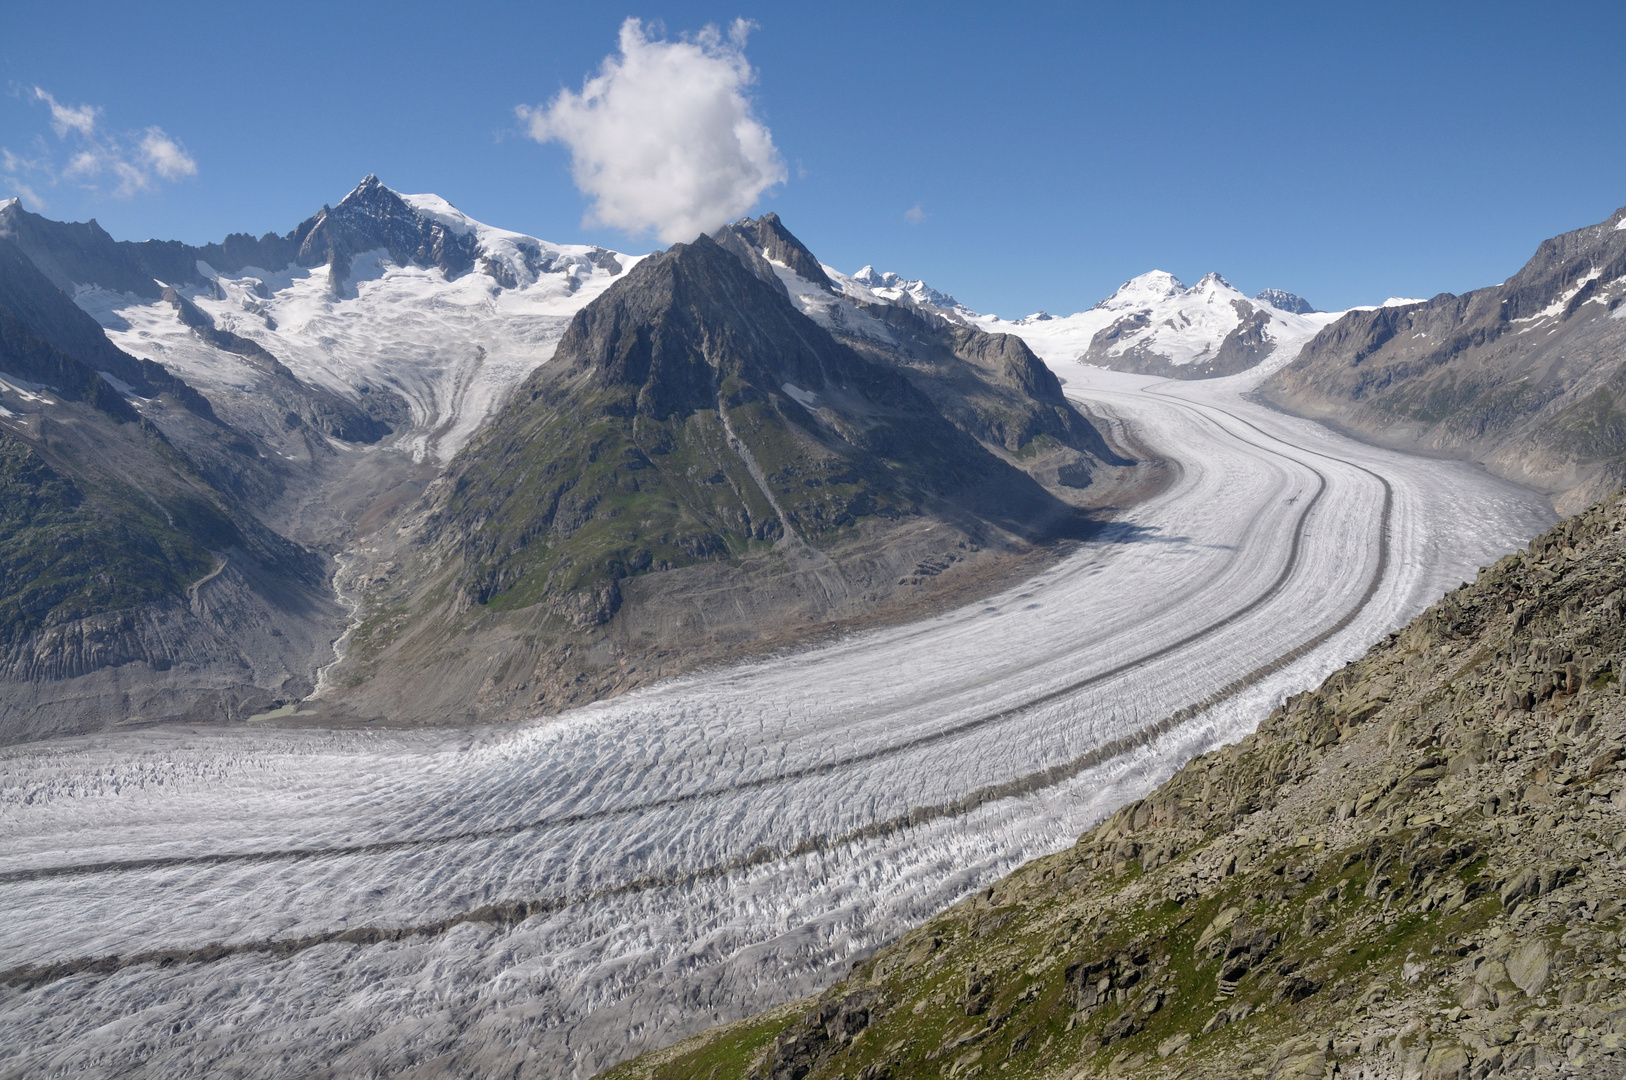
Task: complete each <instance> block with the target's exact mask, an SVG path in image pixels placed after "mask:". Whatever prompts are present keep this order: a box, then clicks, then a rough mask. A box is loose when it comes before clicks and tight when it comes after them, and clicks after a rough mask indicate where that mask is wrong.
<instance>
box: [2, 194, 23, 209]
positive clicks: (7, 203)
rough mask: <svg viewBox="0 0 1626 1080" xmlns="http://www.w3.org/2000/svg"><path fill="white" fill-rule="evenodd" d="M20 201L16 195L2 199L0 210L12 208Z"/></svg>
mask: <svg viewBox="0 0 1626 1080" xmlns="http://www.w3.org/2000/svg"><path fill="white" fill-rule="evenodd" d="M19 202H20V200H19V199H18V198H17V196H15V195H13V196H12V197H11V198H9V199H0V211H3V210H10V209H11V208H12V207H13V206H16V205H18V203H19Z"/></svg>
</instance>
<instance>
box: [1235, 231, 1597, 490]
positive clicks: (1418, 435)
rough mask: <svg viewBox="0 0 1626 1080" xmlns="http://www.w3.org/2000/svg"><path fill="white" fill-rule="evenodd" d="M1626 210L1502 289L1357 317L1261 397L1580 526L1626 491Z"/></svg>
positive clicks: (1555, 249) (1325, 335)
mask: <svg viewBox="0 0 1626 1080" xmlns="http://www.w3.org/2000/svg"><path fill="white" fill-rule="evenodd" d="M1623 224H1626V209H1622V210H1618V211H1616V212H1615V213H1614V214H1613V215H1611V216H1610V218H1609V220H1607V221H1605V222H1603V223H1601V224H1598V225H1593V226H1591V227H1589V228H1585V229H1579V230H1577V231H1575V232H1572V233H1566V234H1564V235H1563V236H1558V237H1554V238H1553V239H1551V240H1547V241H1545V242H1544V243H1543V244H1542V245H1541V247H1540V248H1538V249H1537V251H1536V254H1535V255H1534V256H1533V257H1532V258H1531V259H1530V261H1529V262H1528V263H1526V264H1525V266H1524V267H1523V269H1521V270H1520V271H1519V272H1518V273H1517V274H1515V275H1513V276H1512V277H1511V278H1509V279H1508V280H1507V281H1505V282H1503V283H1502V284H1500V285H1496V286H1492V287H1490V288H1486V289H1478V290H1476V291H1474V292H1471V293H1467V294H1465V295H1463V296H1453V295H1451V294H1449V293H1445V294H1441V295H1440V296H1436V297H1435V298H1433V299H1432V300H1428V301H1426V302H1423V303H1417V304H1409V305H1397V306H1390V307H1382V308H1376V309H1371V310H1365V311H1351V312H1349V313H1348V314H1347V315H1345V316H1344V317H1343V318H1342V319H1340V320H1339V321H1338V322H1336V323H1333V324H1332V325H1331V326H1328V327H1326V328H1325V329H1324V330H1322V331H1321V332H1320V333H1319V334H1317V335H1316V337H1315V338H1314V339H1313V340H1311V341H1310V343H1309V344H1307V345H1306V346H1305V347H1304V349H1303V351H1302V352H1300V354H1299V355H1298V357H1297V358H1296V359H1294V361H1293V362H1292V363H1290V364H1288V365H1287V366H1286V367H1284V368H1282V369H1281V370H1280V371H1278V372H1277V373H1275V374H1274V375H1272V376H1271V377H1270V378H1269V379H1268V380H1266V382H1265V383H1264V385H1263V386H1262V388H1261V394H1262V395H1263V396H1264V397H1265V399H1266V400H1268V401H1270V402H1272V403H1273V404H1276V405H1278V406H1280V407H1281V408H1284V409H1287V410H1290V411H1292V412H1296V413H1299V414H1300V415H1304V416H1311V417H1316V418H1319V419H1325V420H1327V421H1329V422H1332V423H1335V424H1337V425H1339V426H1341V427H1344V428H1346V429H1348V430H1350V431H1351V432H1353V433H1355V434H1357V435H1359V436H1361V437H1362V438H1366V439H1369V440H1372V441H1376V442H1380V443H1383V444H1385V445H1389V446H1395V447H1399V448H1403V449H1412V450H1424V451H1428V452H1432V453H1447V454H1451V455H1453V456H1457V457H1462V458H1467V459H1469V460H1474V461H1479V462H1482V463H1484V464H1485V465H1486V466H1487V467H1489V468H1490V469H1491V470H1492V471H1493V472H1495V473H1497V474H1498V475H1501V476H1504V477H1507V478H1509V479H1511V480H1515V481H1517V482H1519V483H1522V484H1526V485H1529V486H1532V487H1535V488H1538V489H1539V490H1542V491H1545V492H1548V493H1550V494H1552V495H1553V496H1554V497H1555V499H1556V500H1557V502H1558V505H1559V509H1560V510H1561V511H1564V512H1571V511H1573V510H1575V509H1579V508H1580V507H1581V506H1584V505H1586V504H1587V503H1588V502H1591V501H1593V500H1595V499H1597V498H1598V497H1599V496H1600V495H1602V494H1603V493H1605V492H1607V491H1611V490H1613V489H1614V488H1615V487H1617V486H1619V485H1620V484H1621V483H1622V482H1623V481H1626V471H1623V469H1622V466H1621V464H1620V461H1621V455H1622V454H1623V453H1626V317H1623V316H1626V311H1623V310H1622V308H1621V304H1622V301H1623V300H1626V228H1623V227H1622V226H1623Z"/></svg>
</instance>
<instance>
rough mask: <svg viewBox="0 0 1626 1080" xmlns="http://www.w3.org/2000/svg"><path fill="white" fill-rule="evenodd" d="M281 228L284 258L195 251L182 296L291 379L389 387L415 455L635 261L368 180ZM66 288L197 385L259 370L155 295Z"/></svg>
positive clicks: (372, 390) (509, 382) (112, 332)
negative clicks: (287, 255)
mask: <svg viewBox="0 0 1626 1080" xmlns="http://www.w3.org/2000/svg"><path fill="white" fill-rule="evenodd" d="M289 239H291V240H293V241H295V242H297V243H299V245H300V249H299V258H298V260H297V261H296V262H293V263H290V264H288V265H285V266H271V267H258V266H244V267H240V268H238V269H235V270H231V271H229V272H221V271H218V270H216V269H215V268H213V267H211V266H210V265H209V264H208V263H206V262H202V261H201V260H200V262H199V264H198V271H199V275H200V278H199V280H200V281H201V282H202V284H201V285H188V286H184V287H181V288H180V289H179V291H181V292H182V293H183V294H184V295H185V296H186V298H187V299H188V300H190V301H191V302H192V303H193V304H195V305H196V307H197V308H199V309H200V310H202V311H203V312H205V313H206V314H207V315H208V316H209V318H210V319H211V320H212V321H213V323H214V325H215V326H216V328H218V329H220V330H224V331H228V332H230V333H232V334H235V335H237V336H238V337H241V338H247V339H249V340H251V341H253V342H254V343H255V344H257V345H259V346H260V347H261V348H263V349H264V350H265V351H266V352H268V353H270V354H271V355H272V356H274V357H276V358H277V359H278V360H279V361H281V362H282V363H283V364H284V365H286V366H287V368H288V369H290V370H291V371H292V372H293V373H294V375H295V376H296V377H297V378H299V379H300V380H301V381H303V382H306V383H308V384H310V385H313V386H319V387H322V388H325V389H327V390H331V391H333V392H335V393H337V394H340V395H343V396H345V397H348V398H350V399H351V400H353V401H357V402H362V401H364V400H366V398H365V397H364V395H368V394H376V393H378V392H379V391H385V392H388V393H393V394H395V395H398V396H399V397H400V398H401V399H402V400H403V401H404V402H405V405H406V409H407V411H408V412H409V413H410V421H409V422H408V423H407V424H406V425H404V426H403V427H402V428H400V429H398V430H397V432H396V435H395V437H394V438H393V439H392V440H391V441H390V443H389V444H388V445H390V446H391V447H392V448H393V449H396V450H399V451H402V452H405V453H408V454H410V455H412V457H413V458H415V459H417V460H426V459H427V460H440V461H445V460H447V459H449V458H450V457H451V455H452V454H454V453H456V452H457V450H458V449H459V448H460V447H461V446H463V445H464V443H466V442H467V441H468V439H469V438H470V437H472V435H473V434H474V432H475V431H477V430H478V429H479V427H480V426H481V425H482V424H483V423H484V422H485V421H486V419H487V418H488V417H490V416H491V415H492V413H493V412H494V411H495V410H496V409H497V408H498V407H500V405H501V404H502V402H503V401H504V400H506V398H507V396H508V394H509V393H510V392H511V391H512V389H513V388H514V386H516V385H518V384H519V383H520V382H521V381H523V380H524V379H525V377H526V376H528V375H529V374H530V373H531V372H532V371H534V370H535V369H536V367H537V366H538V365H539V364H541V363H543V362H544V361H546V360H548V359H549V358H550V357H551V356H552V355H553V351H554V348H555V347H556V346H557V344H558V341H559V338H560V337H561V336H562V335H563V333H564V330H565V327H566V326H567V325H568V324H569V322H570V319H571V317H572V316H573V315H575V313H576V312H577V311H579V310H581V309H582V308H583V307H585V306H586V305H587V304H588V303H589V302H590V301H591V300H592V299H593V298H594V297H596V296H598V295H600V294H601V293H603V292H604V290H605V289H607V288H609V287H610V286H611V285H612V284H613V283H614V282H615V281H616V280H618V279H619V278H620V276H621V275H622V274H623V273H624V272H625V271H626V270H627V269H629V268H630V267H631V266H633V265H634V264H636V263H637V262H638V259H639V257H638V256H627V255H621V254H618V253H616V252H612V251H607V250H605V249H604V248H600V247H594V246H590V245H585V244H551V243H548V242H546V241H544V240H539V239H537V238H536V237H534V236H526V235H525V234H523V233H517V232H510V231H508V230H505V229H497V228H493V227H492V226H489V225H486V224H484V223H483V222H480V221H476V220H475V219H474V218H471V217H469V216H468V215H467V214H464V213H463V212H462V211H460V210H458V209H457V208H456V207H455V206H453V205H452V204H451V203H450V202H448V201H446V200H445V199H443V198H441V197H440V196H438V195H402V194H399V193H398V192H395V191H392V190H391V189H389V188H387V187H385V186H384V185H383V184H382V183H380V182H379V180H378V178H377V177H376V176H368V177H367V178H366V179H365V180H363V181H362V182H361V183H360V184H358V185H357V186H356V188H355V189H354V190H353V191H351V192H350V193H349V194H348V195H346V196H345V197H344V198H343V199H341V200H340V201H339V203H338V204H337V205H336V206H332V207H324V208H323V209H322V211H321V212H319V213H318V214H316V215H314V216H313V217H311V218H309V219H307V220H306V221H305V222H304V223H302V224H301V225H300V226H299V227H298V229H296V230H295V231H294V233H292V234H291V235H290V238H289ZM74 299H75V300H76V301H77V302H78V303H79V305H80V307H82V308H83V309H85V310H86V311H88V312H89V313H90V314H91V315H93V316H95V317H96V318H97V319H98V320H99V321H100V322H101V323H102V325H103V327H104V328H105V329H106V330H107V333H108V336H109V337H110V338H112V339H113V341H114V342H115V343H116V344H118V345H119V346H120V347H121V348H123V349H125V350H126V351H127V352H130V353H132V354H134V355H136V356H140V357H145V358H148V359H152V360H156V361H158V362H160V363H162V364H164V365H165V366H167V367H169V368H170V369H171V370H173V371H175V373H176V374H178V375H180V376H182V377H183V378H185V379H186V380H187V381H188V382H189V383H191V384H192V385H194V386H196V387H197V388H198V389H199V390H201V391H203V392H204V394H205V395H209V396H211V397H216V398H224V397H227V396H229V395H232V394H242V393H244V392H247V391H246V390H245V388H251V387H253V386H255V385H257V384H258V382H259V380H261V379H263V378H264V377H266V376H265V375H264V372H263V371H261V370H260V369H258V368H256V367H255V365H254V364H253V363H251V362H249V361H247V360H245V359H244V358H243V357H242V356H241V355H238V354H235V353H232V352H228V351H225V350H223V349H221V348H218V347H216V346H215V345H214V344H213V343H212V342H211V341H209V340H208V339H205V338H200V337H199V336H198V335H196V334H194V333H193V332H192V330H191V327H189V326H188V325H186V324H185V323H183V322H181V321H180V320H179V319H178V318H177V317H176V314H175V310H174V308H173V307H171V305H170V304H168V303H166V302H163V301H156V302H155V301H152V300H149V299H143V298H141V297H137V296H134V295H132V294H129V293H121V292H115V291H112V290H107V289H100V288H95V287H87V288H85V289H82V290H81V291H80V292H79V293H77V294H76V295H75V297H74Z"/></svg>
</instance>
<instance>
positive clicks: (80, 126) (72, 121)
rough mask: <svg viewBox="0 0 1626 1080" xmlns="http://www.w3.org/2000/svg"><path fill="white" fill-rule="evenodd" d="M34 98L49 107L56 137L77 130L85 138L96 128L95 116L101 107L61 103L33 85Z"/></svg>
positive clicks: (98, 113)
mask: <svg viewBox="0 0 1626 1080" xmlns="http://www.w3.org/2000/svg"><path fill="white" fill-rule="evenodd" d="M34 100H35V101H43V102H45V103H46V104H47V105H49V106H50V107H51V127H52V129H53V130H55V131H56V134H57V137H58V138H62V137H63V136H65V135H67V134H68V132H70V131H77V132H78V133H79V134H81V135H83V136H84V137H85V138H87V139H88V138H90V137H91V135H92V133H93V132H94V131H95V130H96V117H97V116H98V115H100V113H101V111H102V110H101V109H99V108H97V107H96V106H94V105H62V104H59V103H58V102H57V100H56V98H54V97H52V96H51V95H50V94H48V93H46V92H45V91H44V90H41V89H40V88H39V87H37V86H36V87H34Z"/></svg>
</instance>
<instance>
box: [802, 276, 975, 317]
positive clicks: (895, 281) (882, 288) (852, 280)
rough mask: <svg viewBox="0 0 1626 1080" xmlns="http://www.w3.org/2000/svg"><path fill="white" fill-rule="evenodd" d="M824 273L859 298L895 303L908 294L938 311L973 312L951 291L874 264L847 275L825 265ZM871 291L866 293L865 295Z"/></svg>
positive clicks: (837, 284)
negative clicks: (855, 288) (880, 270)
mask: <svg viewBox="0 0 1626 1080" xmlns="http://www.w3.org/2000/svg"><path fill="white" fill-rule="evenodd" d="M825 274H826V275H827V276H830V280H831V282H832V283H834V284H835V285H836V286H837V287H838V288H841V289H843V291H846V292H848V294H849V295H853V296H855V298H857V299H864V300H869V302H871V303H873V302H875V301H876V300H881V301H887V302H896V301H898V300H900V299H902V298H903V297H908V298H909V300H910V301H911V302H913V303H914V304H916V305H918V306H921V307H930V308H936V309H937V310H939V311H942V312H944V313H949V314H956V315H961V314H964V315H970V314H974V313H973V312H971V311H970V309H968V308H966V307H965V306H964V305H963V304H961V303H960V302H959V301H958V300H956V299H954V297H952V296H950V295H949V294H948V293H945V292H939V291H938V290H936V289H934V288H932V287H931V286H930V285H928V284H926V283H925V282H924V281H920V280H916V279H910V278H905V277H901V276H899V275H898V274H894V273H890V272H888V273H881V272H879V271H877V270H876V269H875V267H873V266H866V267H864V268H863V269H862V270H860V271H858V273H856V274H853V275H851V276H848V275H846V274H843V273H841V272H840V271H832V270H831V269H830V268H829V267H825ZM848 285H856V286H859V289H857V290H849V289H847V288H846V287H847V286H848ZM866 293H867V294H868V295H867V296H865V295H863V294H866Z"/></svg>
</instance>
